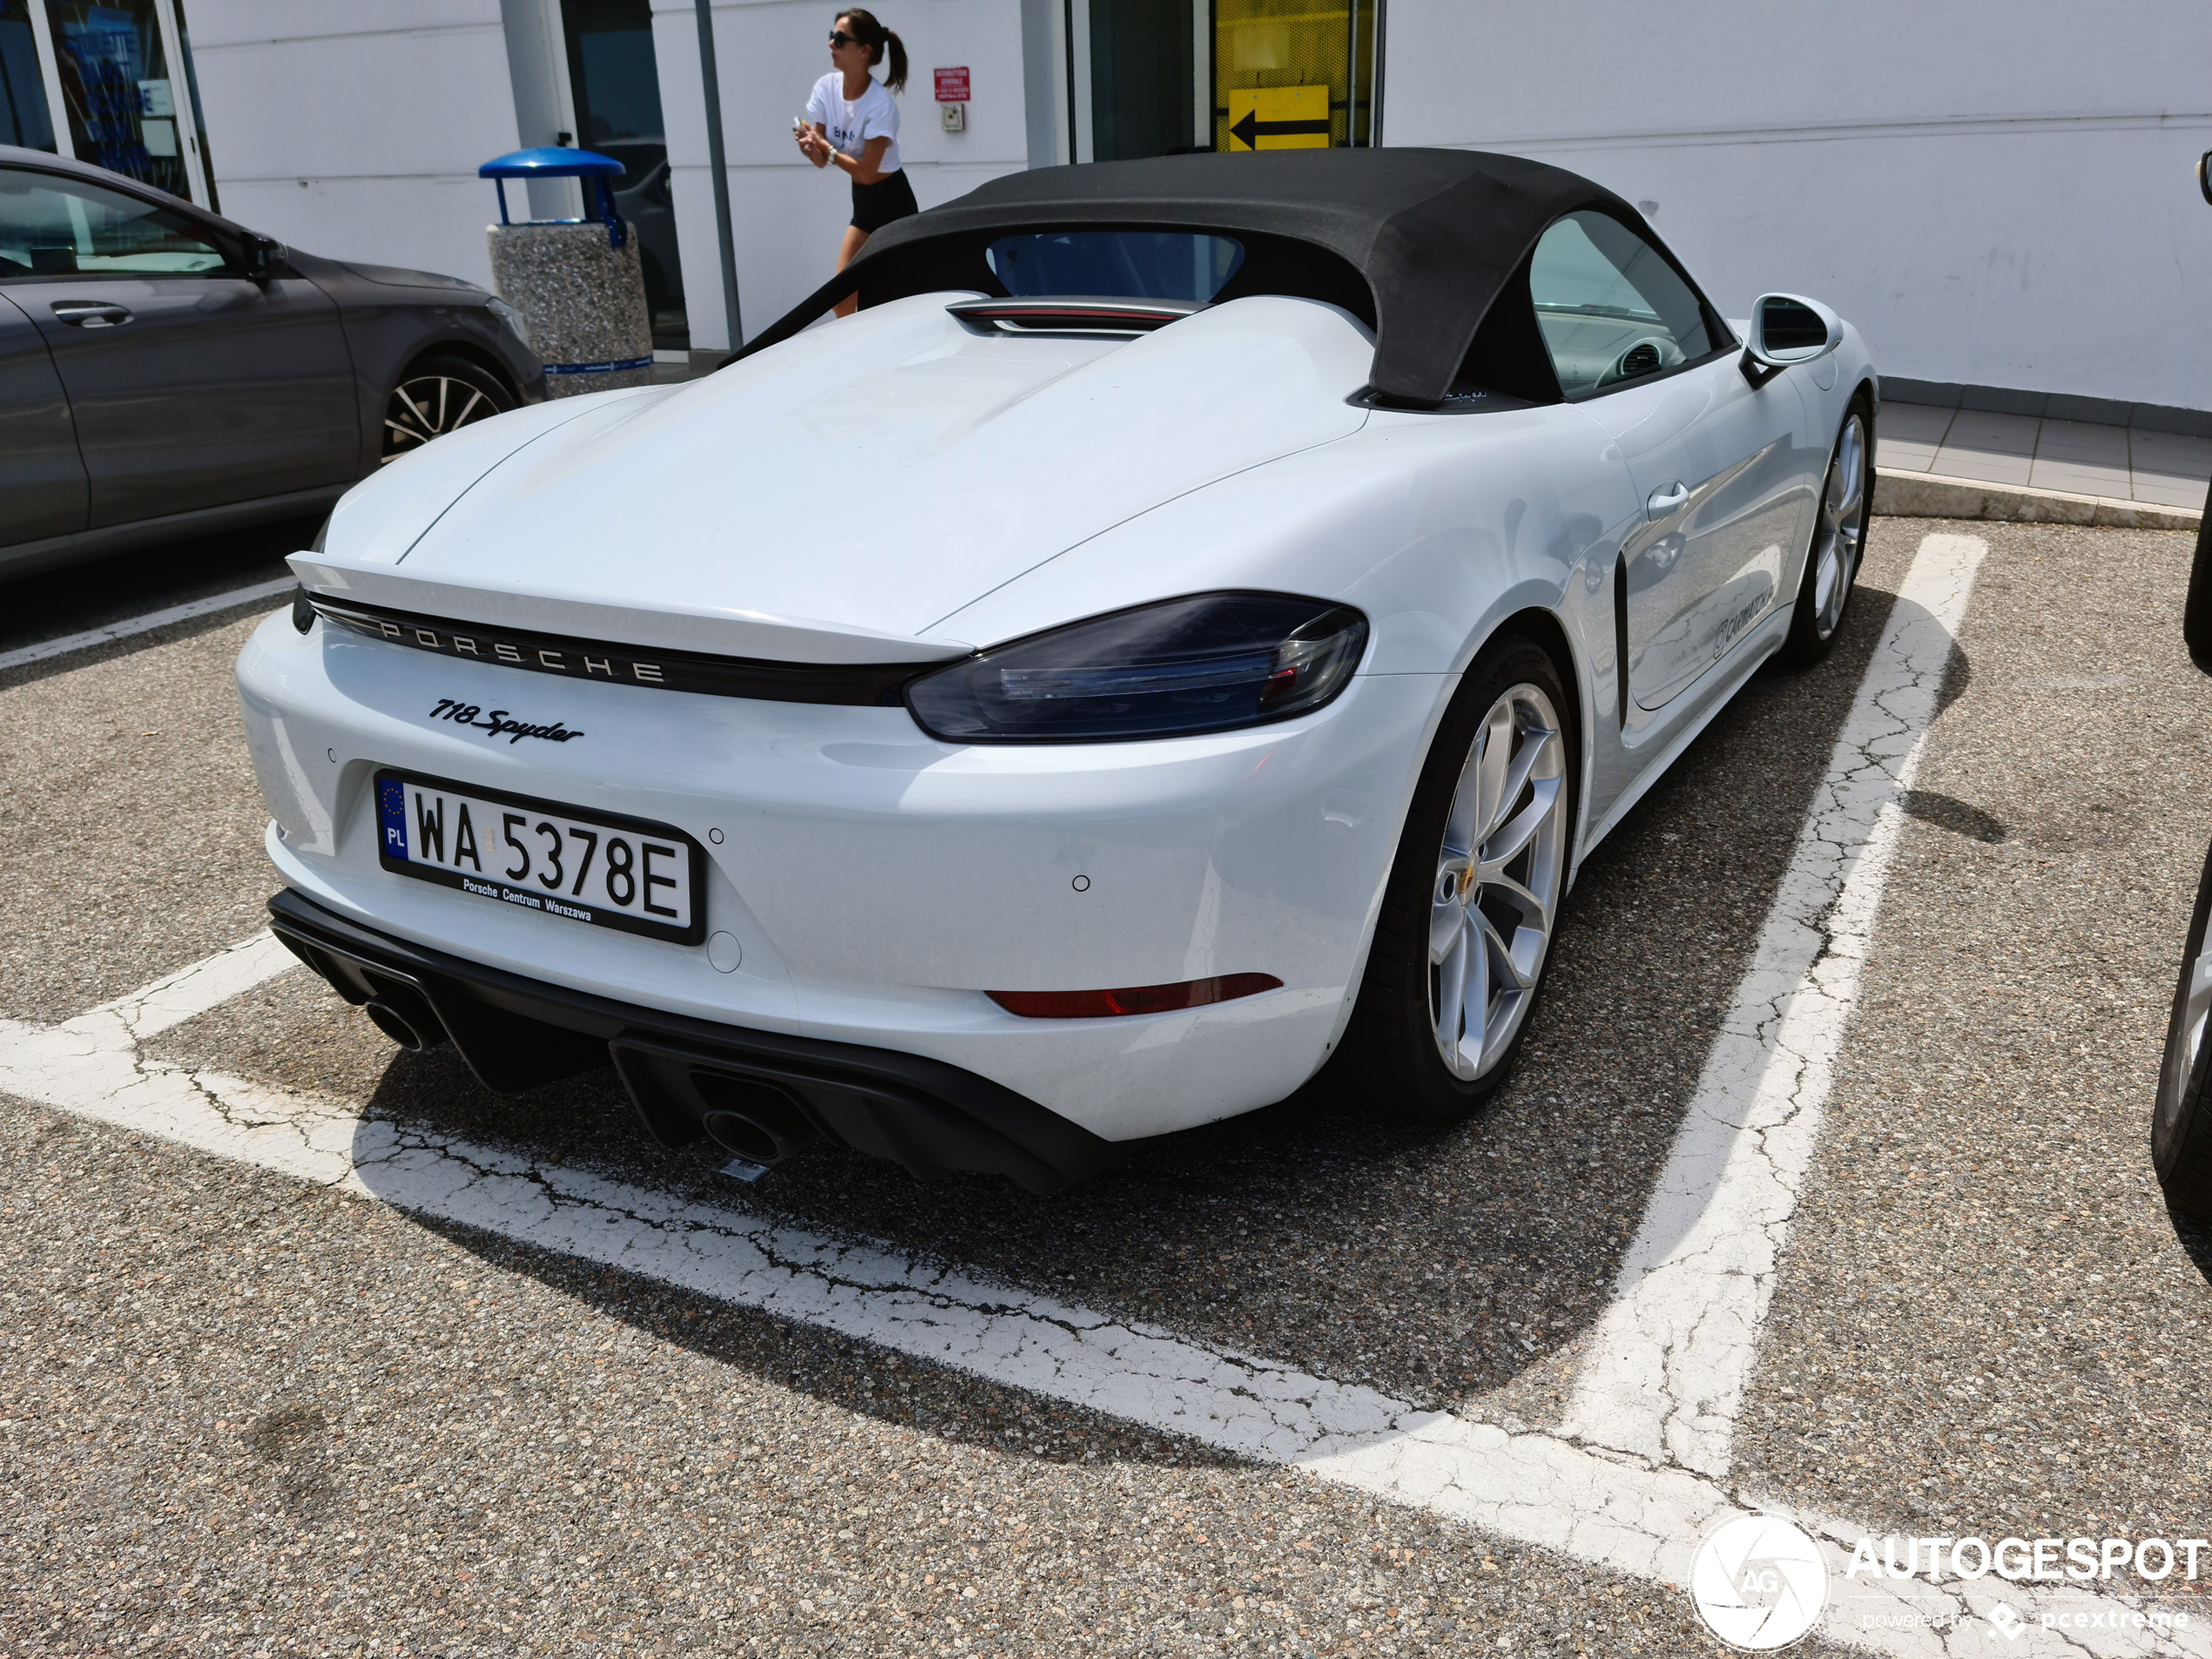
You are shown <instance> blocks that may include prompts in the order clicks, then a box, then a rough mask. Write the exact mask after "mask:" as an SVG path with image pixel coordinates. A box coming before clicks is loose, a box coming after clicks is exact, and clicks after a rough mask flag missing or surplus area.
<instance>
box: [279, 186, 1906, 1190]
mask: <svg viewBox="0 0 2212 1659" xmlns="http://www.w3.org/2000/svg"><path fill="white" fill-rule="evenodd" d="M847 293H858V295H859V297H860V307H861V308H860V311H859V312H858V313H857V314H855V315H854V316H853V317H851V318H849V319H846V320H833V321H828V322H826V323H822V326H819V327H808V325H809V324H813V323H817V322H819V321H820V320H821V319H822V318H823V316H824V314H826V313H827V312H828V311H829V310H830V309H831V307H833V305H834V304H835V303H836V301H837V300H840V299H841V298H843V297H844V296H845V295H846V294H847ZM1877 395H1878V388H1877V383H1876V381H1875V377H1874V375H1873V373H1872V371H1871V367H1870V364H1869V361H1868V357H1867V354H1866V351H1865V347H1864V346H1863V344H1862V343H1861V341H1860V340H1859V338H1858V335H1857V334H1856V333H1854V332H1853V331H1852V330H1851V327H1849V326H1848V325H1846V324H1844V323H1843V322H1841V321H1839V320H1838V319H1837V318H1836V317H1835V316H1834V314H1832V313H1831V312H1829V311H1828V310H1827V309H1825V308H1824V307H1822V306H1820V305H1819V304H1817V302H1815V301H1812V300H1804V299H1798V298H1795V297H1792V296H1788V295H1781V294H1770V295H1768V296H1766V297H1765V298H1764V299H1762V300H1759V301H1758V302H1757V306H1756V307H1754V310H1753V314H1752V316H1751V318H1750V321H1749V322H1748V324H1745V325H1742V326H1732V325H1730V324H1729V323H1727V322H1724V321H1723V320H1722V318H1721V317H1720V315H1719V314H1718V313H1716V311H1715V310H1714V309H1713V307H1712V306H1711V305H1710V304H1709V303H1708V302H1707V300H1705V298H1704V296H1703V294H1702V293H1699V291H1698V289H1697V287H1696V284H1695V283H1694V282H1693V281H1691V280H1690V278H1689V274H1688V273H1687V272H1685V271H1684V270H1683V266H1682V265H1681V263H1680V262H1679V261H1678V260H1676V259H1675V258H1674V256H1673V255H1672V254H1670V253H1669V252H1668V251H1667V249H1666V248H1665V247H1664V246H1663V245H1662V243H1661V242H1660V241H1659V239H1658V238H1657V237H1656V236H1655V235H1654V234H1653V233H1652V231H1651V227H1650V226H1649V225H1647V224H1646V223H1645V222H1644V220H1643V219H1642V217H1641V216H1640V215H1639V214H1638V213H1637V212H1635V209H1633V208H1632V207H1630V206H1628V205H1627V204H1626V203H1624V202H1622V201H1621V200H1620V199H1617V198H1616V197H1615V196H1614V195H1612V194H1611V193H1610V192H1607V191H1605V190H1602V189H1600V188H1599V187H1598V186H1596V185H1593V184H1591V183H1589V182H1588V180H1586V179H1580V178H1577V177H1575V175H1573V174H1571V173H1568V172H1561V171H1559V170H1558V169H1555V168H1552V167H1548V166H1542V165H1537V164H1534V163H1532V162H1527V161H1522V160H1517V159H1514V158H1510V157H1505V156H1496V155H1484V154H1478V153H1470V152H1449V151H1418V150H1378V151H1357V152H1353V151H1327V152H1323V151H1312V152H1281V153H1272V154H1263V155H1258V156H1238V157H1225V156H1186V157H1174V158H1163V159H1158V160H1150V161H1133V162H1116V163H1109V164H1103V165H1092V166H1086V167H1081V168H1047V169H1042V170H1038V171H1035V172H1022V173H1016V174H1014V175H1012V176H1010V177H1008V178H1003V179H997V180H995V181H994V182H993V183H990V184H988V185H985V186H983V187H982V188H981V189H980V190H978V191H976V192H974V193H973V194H971V195H968V196H967V197H964V198H962V199H961V200H959V201H956V202H954V203H952V204H950V205H949V206H944V207H941V208H937V209H935V210H934V211H932V212H926V213H922V214H921V215H919V216H918V217H915V218H911V219H905V220H903V221H901V222H900V223H898V224H895V225H893V226H889V227H887V228H886V229H885V230H883V231H881V232H880V233H878V234H877V235H876V236H874V237H873V239H871V240H870V242H869V244H868V246H867V251H866V253H864V255H863V256H862V257H861V258H860V259H859V260H856V261H855V262H854V263H853V265H851V266H848V267H847V268H846V270H845V271H844V272H843V273H840V276H839V277H838V278H836V279H835V280H833V281H831V282H830V283H828V284H826V286H824V287H822V288H821V289H820V290H819V291H818V292H817V293H814V294H813V295H812V296H811V297H810V298H809V299H808V300H806V302H805V303H804V304H803V305H801V306H800V307H798V308H797V309H796V310H794V311H793V312H792V314H790V315H789V316H788V317H786V319H784V320H783V321H782V322H780V323H779V324H778V325H777V326H776V327H774V328H772V329H771V330H770V331H769V332H768V333H767V334H765V335H763V336H762V337H761V338H760V339H759V340H758V341H755V342H754V343H753V344H752V346H751V347H748V348H747V349H746V350H745V351H744V352H743V353H741V354H738V357H737V358H736V359H734V360H733V361H731V362H730V363H729V364H727V365H726V366H725V367H724V368H721V369H720V370H718V372H716V373H715V374H711V375H710V376H708V377H706V378H705V379H704V380H701V381H694V382H692V383H691V384H688V385H684V386H676V387H663V388H639V389H635V390H629V391H616V392H608V393H604V394H602V395H597V396H590V397H582V398H577V399H574V400H570V401H556V402H551V403H546V404H543V405H540V406H538V407H536V408H524V409H520V410H516V411H515V412H513V413H511V414H508V415H500V416H498V417H496V418H495V419H491V420H487V421H482V422H481V423H479V424H477V425H475V426H471V427H469V428H466V429H464V430H462V431H459V432H456V433H455V434H452V435H448V436H447V437H443V438H441V439H440V440H438V442H435V443H434V444H431V445H429V446H428V447H427V448H425V449H424V450H423V451H421V453H420V454H418V455H412V456H409V457H408V458H407V459H404V460H401V461H400V462H395V464H393V465H392V466H390V467H388V468H386V469H383V470H382V471H381V472H380V473H379V474H377V475H375V476H374V477H373V478H370V479H369V480H368V481H367V482H363V483H361V484H360V485H358V486H357V487H355V489H354V490H353V491H352V492H351V493H350V494H349V495H347V496H346V497H345V498H344V500H343V501H341V502H340V503H339V505H338V507H337V509H336V510H335V511H334V513H333V514H332V516H331V518H330V521H329V523H328V524H327V527H326V529H325V531H324V534H323V536H321V537H320V538H319V540H318V544H317V546H316V547H315V548H314V550H311V551H308V552H305V553H301V554H299V555H298V556H295V557H294V558H293V561H292V564H293V570H295V571H296V572H297V573H298V575H299V577H300V583H301V590H300V595H299V597H298V599H297V602H296V603H295V604H294V606H293V610H292V612H291V614H290V615H288V616H284V615H280V616H277V617H272V618H271V619H270V620H269V621H268V622H267V623H266V624H263V625H262V626H261V628H260V630H259V631H257V632H256V633H255V634H254V636H253V639H252V641H251V642H250V644H248V645H247V646H246V651H245V652H244V654H243V655H242V656H241V657H240V658H239V669H238V679H239V691H240V694H241V696H242V698H243V699H244V704H245V712H246V726H247V730H248V732H249V734H250V738H251V743H252V749H253V759H254V763H255V765H256V767H257V769H258V772H259V777H260V785H261V788H262V791H263V793H264V794H265V795H266V799H267V801H268V805H269V808H270V811H271V812H272V813H273V815H274V819H275V821H274V822H273V824H272V826H270V830H269V834H268V842H267V845H268V853H269V856H270V858H271V859H272V860H274V861H275V864H276V866H277V868H278V869H279V870H280V872H281V873H282V874H283V877H284V880H285V884H286V885H285V888H284V890H283V891H282V892H280V894H278V895H277V896H276V897H275V898H274V899H273V900H271V909H272V911H273V916H274V926H275V928H276V931H277V933H278V934H280V936H281V937H282V938H283V939H284V941H286V942H287V944H288V945H289V946H290V947H291V948H293V950H294V951H296V952H297V953H298V954H300V956H301V957H302V958H303V959H304V960H305V961H307V962H308V963H309V964H310V965H311V966H312V967H314V968H315V969H316V970H317V971H318V972H320V974H323V975H324V977H326V978H327V980H328V981H330V983H331V984H332V985H333V986H334V988H336V989H337V990H338V991H339V993H340V994H341V995H343V996H345V997H347V999H348V1000H350V1001H354V1002H356V1003H365V1004H366V1005H367V1011H368V1014H369V1015H370V1016H371V1017H372V1018H374V1020H375V1022H377V1024H378V1025H379V1026H380V1027H381V1028H383V1029H384V1030H385V1031H386V1032H387V1033H388V1034H389V1035H391V1036H393V1037H394V1038H395V1039H396V1040H397V1041H399V1042H401V1043H402V1044H406V1045H409V1046H418V1045H422V1044H428V1043H434V1042H445V1041H448V1040H450V1041H451V1042H454V1043H455V1045H457V1047H458V1048H459V1049H460V1052H461V1053H462V1055H464V1056H465V1057H466V1059H467V1061H468V1062H469V1065H470V1066H471V1067H472V1068H473V1069H474V1070H475V1074H476V1076H478V1077H479V1078H480V1079H481V1080H482V1082H484V1083H485V1084H486V1085H487V1086H488V1087H489V1088H492V1089H519V1088H527V1087H529V1086H531V1085H534V1084H536V1083H539V1082H544V1081H547V1080H549V1079H550V1078H552V1077H555V1076H562V1075H565V1074H568V1073H572V1072H577V1071H580V1070H583V1069H587V1068H590V1067H593V1066H597V1065H604V1064H605V1063H607V1062H608V1061H609V1060H610V1059H611V1061H612V1062H613V1063H614V1065H615V1066H616V1067H617V1069H618V1070H619V1072H620V1074H621V1076H622V1078H623V1080H624V1083H625V1084H626V1086H627V1087H628V1089H630V1091H631V1095H632V1096H633V1097H634V1098H635V1100H636V1102H637V1106H638V1109H639V1111H640V1113H641V1114H642V1116H644V1120H645V1123H646V1124H647V1126H648V1127H649V1128H650V1129H651V1131H652V1132H653V1133H654V1134H655V1135H656V1136H658V1137H659V1138H660V1139H661V1140H662V1141H664V1142H665V1143H670V1144H671V1145H673V1144H681V1143H685V1142H686V1141H689V1140H692V1139H696V1138H697V1137H698V1136H700V1135H701V1134H705V1135H708V1136H712V1137H713V1138H714V1139H715V1140H716V1141H718V1142H719V1143H722V1144H723V1145H725V1146H727V1147H729V1148H730V1149H732V1150H733V1151H735V1152H736V1153H738V1154H739V1155H740V1156H742V1157H745V1158H748V1159H751V1160H753V1161H755V1162H759V1163H772V1162H773V1161H774V1160H775V1159H777V1158H778V1157H783V1156H786V1155H787V1154H788V1153H789V1152H790V1151H792V1150H793V1149H794V1148H796V1147H799V1146H801V1145H803V1144H806V1143H809V1142H813V1141H816V1140H819V1139H823V1138H827V1139H830V1140H833V1141H837V1142H841V1143H845V1144H846V1145H848V1146H850V1147H853V1148H855V1149H858V1150H860V1151H864V1152H868V1153H872V1154H874V1155H876V1156H879V1157H889V1158H894V1159H897V1160H898V1161H900V1163H904V1164H905V1165H906V1166H907V1168H908V1169H910V1170H913V1171H914V1172H915V1173H916V1174H917V1175H921V1176H925V1177H927V1176H930V1175H934V1174H936V1173H939V1172H941V1171H944V1170H987V1171H988V1170H995V1171H999V1172H1002V1173H1004V1174H1005V1175H1008V1176H1009V1177H1012V1178H1013V1179H1015V1180H1016V1181H1018V1182H1020V1183H1022V1184H1023V1185H1025V1186H1027V1187H1029V1188H1031V1189H1032V1190H1038V1191H1049V1190H1053V1189H1055V1187H1057V1186H1059V1185H1061V1184H1064V1183H1065V1182H1067V1181H1069V1180H1070V1179H1074V1178H1076V1177H1081V1176H1083V1175H1085V1174H1088V1173H1089V1172H1091V1171H1094V1170H1099V1169H1101V1168H1103V1167H1104V1166H1106V1165H1107V1164H1109V1163H1112V1162H1113V1161H1114V1160H1115V1158H1116V1156H1117V1155H1118V1154H1119V1153H1120V1152H1121V1151H1122V1150H1124V1149H1126V1148H1127V1146H1128V1145H1129V1144H1130V1143H1133V1142H1136V1141H1138V1140H1140V1139H1142V1138H1143V1137H1145V1136H1155V1135H1159V1134H1162V1133H1163V1132H1166V1131H1169V1130H1178V1129H1183V1128H1186V1127H1189V1126H1190V1125H1193V1124H1197V1123H1206V1122H1209V1121H1211V1120H1213V1119H1217V1118H1221V1117H1224V1116H1229V1115H1231V1114H1233V1113H1237V1112H1244V1111H1249V1110H1251V1109H1253V1108H1255V1107H1258V1106H1264V1105H1266V1104H1267V1103H1270V1102H1273V1101H1278V1100H1280V1099H1282V1098H1283V1097H1284V1096H1287V1095H1289V1094H1290V1093H1291V1092H1292V1091H1293V1090H1295V1089H1298V1088H1299V1087H1300V1085H1302V1084H1304V1083H1305V1082H1306V1081H1307V1080H1308V1079H1309V1078H1312V1077H1313V1076H1315V1074H1316V1073H1317V1072H1319V1071H1320V1070H1321V1069H1323V1068H1324V1066H1325V1065H1326V1066H1329V1067H1331V1068H1332V1076H1343V1077H1345V1078H1347V1079H1349V1080H1351V1081H1352V1082H1353V1083H1355V1084H1356V1086H1357V1088H1358V1089H1359V1092H1360V1094H1361V1096H1363V1097H1364V1099H1365V1100H1366V1102H1368V1103H1372V1105H1373V1107H1374V1108H1375V1109H1382V1110H1389V1111H1393V1112H1396V1113H1399V1114H1401V1115H1406V1116H1413V1117H1415V1118H1418V1119H1422V1120H1426V1121H1429V1122H1449V1121H1452V1120H1453V1119H1455V1118H1457V1117H1460V1116H1464V1115H1465V1114H1467V1112H1468V1111H1470V1110H1471V1109H1473V1108H1474V1105H1475V1104H1476V1103H1478V1102H1480V1100H1481V1099H1482V1098H1483V1097H1484V1096H1486V1095H1487V1093H1489V1092H1490V1091H1491V1090H1492V1089H1495V1088H1496V1087H1497V1085H1498V1083H1499V1082H1500V1081H1501V1078H1502V1077H1503V1076H1505V1075H1506V1073H1507V1070H1508V1069H1510V1067H1511V1066H1512V1063H1513V1061H1514V1055H1515V1052H1516V1050H1517V1048H1518V1046H1519V1044H1520V1042H1521V1037H1522V1035H1523V1033H1524V1032H1525V1031H1526V1030H1527V1022H1528V1015H1529V1010H1530V1008H1531V1006H1532V1005H1533V1003H1534V999H1535V996H1536V993H1537V988H1538V987H1539V985H1540V984H1541V981H1542V977H1543V973H1544V968H1545V961H1546V954H1547V951H1548V947H1549V944H1550V941H1551V938H1552V934H1553V931H1554V927H1555V925H1556V923H1557V920H1558V917H1559V914H1560V906H1561V900H1562V899H1563V897H1564V896H1565V894H1566V892H1567V888H1568V882H1569V880H1570V879H1571V876H1572V873H1573V871H1574V868H1575V860H1577V859H1579V858H1580V857H1581V855H1582V854H1584V853H1587V852H1588V850H1589V849H1590V848H1591V847H1592V846H1595V844H1596V843H1597V842H1598V841H1599V840H1601V839H1602V837H1603V836H1604V835H1605V834H1606V833H1607V832H1608V830H1610V829H1611V828H1612V827H1613V826H1615V824H1617V823H1618V822H1620V820H1621V818H1622V814H1623V813H1626V812H1628V811H1629V808H1630V806H1631V805H1632V804H1633V803H1634V801H1635V799H1636V798H1637V796H1638V795H1639V794H1640V793H1641V792H1642V791H1643V790H1644V789H1645V788H1646V787H1648V786H1649V785H1650V783H1651V782H1652V780H1653V779H1655V778H1656V776H1657V775H1658V774H1659V773H1660V772H1661V771H1662V770H1663V769H1664V767H1665V766H1666V765H1668V763H1669V761H1670V760H1672V759H1674V758H1675V757H1676V755H1678V754H1679V753H1681V752H1682V751H1683V748H1684V747H1685V745H1688V744H1689V741H1690V739H1691V738H1693V737H1694V736H1695V735H1696V733H1697V732H1698V731H1699V729H1700V728H1701V727H1702V726H1703V725H1704V724H1705V723H1706V722H1707V721H1708V720H1710V718H1712V716H1713V714H1714V712H1715V711H1716V710H1717V709H1718V708H1719V707H1720V706H1721V705H1723V703H1724V702H1725V701H1726V700H1727V698H1729V696H1730V694H1731V693H1732V692H1734V691H1736V689H1737V687H1738V686H1739V685H1742V684H1743V681H1744V680H1745V678H1747V677H1748V676H1750V674H1751V672H1752V671H1754V670H1755V669H1757V667H1758V666H1759V664H1761V663H1762V662H1764V660H1765V659H1766V658H1769V657H1770V656H1772V655H1774V654H1775V653H1776V652H1777V651H1779V652H1783V653H1785V654H1786V655H1788V656H1790V657H1792V658H1796V659H1797V660H1800V661H1804V660H1809V659H1811V658H1817V656H1819V655H1820V654H1821V653H1822V652H1823V651H1825V650H1826V649H1827V647H1828V644H1829V643H1830V641H1831V638H1832V637H1833V636H1834V634H1835V632H1836V630H1837V627H1838V623H1839V622H1840V620H1841V619H1842V617H1843V614H1844V604H1845V602H1846V600H1847V599H1848V597H1850V594H1851V582H1852V577H1853V576H1854V574H1855V573H1856V570H1857V567H1858V558H1859V552H1860V546H1861V541H1862V536H1863V533H1864V530H1865V523H1866V511H1867V498H1868V484H1869V459H1870V456H1871V451H1872V448H1873V428H1874V414H1875V407H1876V401H1877Z"/></svg>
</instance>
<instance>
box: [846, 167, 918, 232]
mask: <svg viewBox="0 0 2212 1659" xmlns="http://www.w3.org/2000/svg"><path fill="white" fill-rule="evenodd" d="M919 212H921V204H920V203H918V202H916V201H915V200H914V186H913V185H910V184H908V183H907V170H906V169H905V168H904V167H901V168H900V169H899V171H898V172H894V173H887V174H885V175H884V176H883V177H882V178H880V179H877V180H876V181H875V183H873V184H872V185H864V184H862V183H861V182H860V180H859V179H854V180H853V229H854V230H856V231H865V232H867V233H868V234H869V235H871V236H873V235H874V234H875V233H876V232H878V231H880V230H881V229H882V228H883V227H884V226H886V225H888V224H889V223H890V222H891V221H892V220H893V219H904V218H906V217H907V215H908V214H909V213H919Z"/></svg>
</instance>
